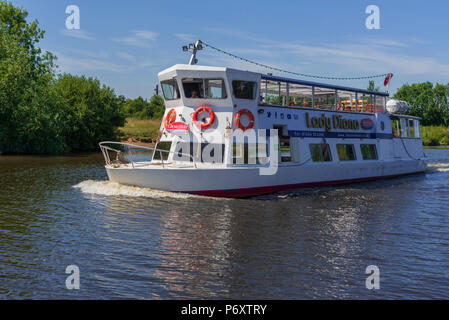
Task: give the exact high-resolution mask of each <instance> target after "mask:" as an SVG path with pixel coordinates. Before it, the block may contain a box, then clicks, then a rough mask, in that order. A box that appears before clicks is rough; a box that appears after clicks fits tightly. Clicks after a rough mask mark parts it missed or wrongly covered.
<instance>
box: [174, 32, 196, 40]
mask: <svg viewBox="0 0 449 320" xmlns="http://www.w3.org/2000/svg"><path fill="white" fill-rule="evenodd" d="M175 36H176V37H177V38H178V39H181V40H183V41H188V42H194V41H195V40H197V39H196V38H195V36H194V35H191V34H186V33H177V34H175Z"/></svg>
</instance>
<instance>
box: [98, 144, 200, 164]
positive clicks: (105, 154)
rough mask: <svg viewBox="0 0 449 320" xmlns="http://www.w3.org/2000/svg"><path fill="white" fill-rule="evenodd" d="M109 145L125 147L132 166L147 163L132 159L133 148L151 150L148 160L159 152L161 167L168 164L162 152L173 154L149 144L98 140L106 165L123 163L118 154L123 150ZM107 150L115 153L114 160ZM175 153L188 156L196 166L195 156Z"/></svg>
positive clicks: (179, 153)
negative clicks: (151, 154)
mask: <svg viewBox="0 0 449 320" xmlns="http://www.w3.org/2000/svg"><path fill="white" fill-rule="evenodd" d="M110 145H114V146H121V147H126V148H127V149H126V150H125V152H127V153H129V155H130V156H131V157H130V161H129V162H130V163H131V166H132V167H133V168H136V167H142V166H147V165H148V163H146V164H141V163H138V162H136V161H134V160H133V150H134V151H135V150H136V149H137V150H146V151H151V152H152V153H153V156H152V159H151V161H150V162H153V161H154V155H155V154H159V156H160V160H161V162H160V164H161V165H162V167H163V168H164V167H165V165H168V164H169V162H168V161H164V157H163V155H164V154H168V155H170V154H175V152H174V151H170V150H163V149H157V148H156V147H151V146H140V145H135V144H131V143H126V142H116V141H104V142H100V143H99V146H100V149H101V153H102V154H103V157H104V160H105V162H106V165H108V166H114V165H120V164H123V162H122V161H121V160H120V155H121V154H122V153H123V151H124V150H120V149H119V148H117V149H116V148H113V147H111V146H110ZM109 152H114V153H115V154H116V158H115V159H114V160H111V157H110V155H109ZM176 154H178V155H180V156H183V157H188V158H189V159H190V160H191V163H193V167H195V169H196V168H197V165H196V161H195V158H194V157H193V156H192V155H190V154H186V153H181V152H176ZM167 158H168V157H167ZM158 160H159V159H158Z"/></svg>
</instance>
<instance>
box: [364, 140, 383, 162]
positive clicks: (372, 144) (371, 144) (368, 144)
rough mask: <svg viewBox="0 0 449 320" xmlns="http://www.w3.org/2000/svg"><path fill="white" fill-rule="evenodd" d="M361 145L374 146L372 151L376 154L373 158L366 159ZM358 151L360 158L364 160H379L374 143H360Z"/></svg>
mask: <svg viewBox="0 0 449 320" xmlns="http://www.w3.org/2000/svg"><path fill="white" fill-rule="evenodd" d="M362 146H374V151H375V154H376V157H375V158H374V159H366V158H365V156H364V154H363V148H362ZM360 153H361V154H362V159H363V160H364V161H375V160H379V153H378V152H377V145H376V144H375V143H361V144H360Z"/></svg>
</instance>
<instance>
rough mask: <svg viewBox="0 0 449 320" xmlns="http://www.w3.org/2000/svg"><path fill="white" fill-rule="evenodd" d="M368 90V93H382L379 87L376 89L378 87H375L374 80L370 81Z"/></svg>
mask: <svg viewBox="0 0 449 320" xmlns="http://www.w3.org/2000/svg"><path fill="white" fill-rule="evenodd" d="M367 90H368V91H375V92H379V91H380V88H379V87H376V85H375V83H374V80H370V81H369V84H368V88H367Z"/></svg>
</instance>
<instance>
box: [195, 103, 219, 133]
mask: <svg viewBox="0 0 449 320" xmlns="http://www.w3.org/2000/svg"><path fill="white" fill-rule="evenodd" d="M203 112H206V113H208V114H209V121H207V120H206V118H202V119H201V120H200V121H199V120H198V116H199V115H200V114H201V113H203ZM192 120H193V122H194V123H195V125H196V126H197V127H198V128H200V129H201V130H206V129H208V128H210V127H211V126H212V125H213V124H214V122H215V112H214V111H213V110H212V109H211V108H210V107H206V106H202V107H199V108H198V109H196V110H195V112H194V113H193V116H192Z"/></svg>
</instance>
